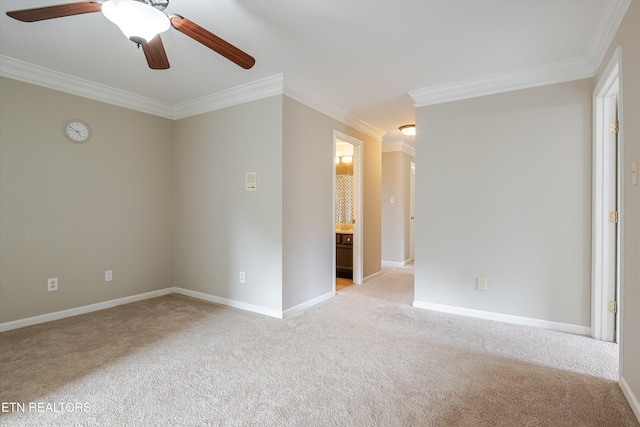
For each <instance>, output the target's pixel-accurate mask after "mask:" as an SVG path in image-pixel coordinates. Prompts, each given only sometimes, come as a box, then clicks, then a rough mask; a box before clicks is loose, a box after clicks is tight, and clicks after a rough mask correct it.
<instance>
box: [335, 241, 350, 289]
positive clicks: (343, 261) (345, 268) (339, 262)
mask: <svg viewBox="0 0 640 427" xmlns="http://www.w3.org/2000/svg"><path fill="white" fill-rule="evenodd" d="M336 276H337V277H342V278H344V279H353V234H342V233H336Z"/></svg>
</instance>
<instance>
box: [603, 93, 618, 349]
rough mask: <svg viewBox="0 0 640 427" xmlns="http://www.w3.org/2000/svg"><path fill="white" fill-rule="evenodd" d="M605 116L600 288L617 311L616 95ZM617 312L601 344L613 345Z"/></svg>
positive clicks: (612, 312)
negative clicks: (601, 282) (608, 342)
mask: <svg viewBox="0 0 640 427" xmlns="http://www.w3.org/2000/svg"><path fill="white" fill-rule="evenodd" d="M605 102H606V104H607V108H606V111H607V112H608V114H607V115H608V119H607V123H605V124H606V125H607V126H606V128H607V129H608V131H609V132H608V134H607V137H606V138H605V144H604V147H603V148H604V150H603V153H604V204H605V213H608V215H607V217H606V218H605V223H604V224H603V231H604V239H603V240H604V241H603V246H604V247H603V252H604V274H603V277H604V286H605V289H606V293H607V300H606V301H607V304H610V303H613V305H615V306H616V307H617V302H618V298H617V294H618V289H617V288H618V285H617V283H618V212H619V209H618V129H617V128H618V114H617V113H618V112H617V106H618V94H617V93H614V94H613V95H611V96H608V97H607V98H606V100H605ZM617 311H618V310H617V309H615V310H614V308H613V307H611V309H610V310H608V311H607V316H608V319H607V324H608V325H609V328H608V329H609V330H608V331H607V334H606V336H605V337H604V340H605V341H615V342H617V341H618V339H617V323H618V322H617V320H618V318H617Z"/></svg>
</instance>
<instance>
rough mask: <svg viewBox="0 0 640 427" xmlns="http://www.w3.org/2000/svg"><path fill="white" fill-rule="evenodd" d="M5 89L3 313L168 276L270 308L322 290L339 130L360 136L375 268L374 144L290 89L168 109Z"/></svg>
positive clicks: (153, 283)
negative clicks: (81, 132)
mask: <svg viewBox="0 0 640 427" xmlns="http://www.w3.org/2000/svg"><path fill="white" fill-rule="evenodd" d="M1 100H2V104H1V105H2V111H1V116H2V127H1V130H2V134H1V136H2V138H1V143H2V145H1V146H0V155H1V158H0V160H1V162H2V163H1V165H2V170H1V178H2V180H1V182H0V184H1V185H2V187H1V189H2V195H1V197H2V198H1V205H0V208H1V214H2V215H1V226H2V235H1V246H0V247H1V249H2V252H1V254H0V261H1V263H2V264H1V266H2V269H1V275H0V295H1V297H2V298H1V301H2V310H1V315H2V317H0V322H8V321H12V320H18V319H25V318H27V317H32V316H36V315H41V314H48V313H53V312H56V311H60V310H64V309H70V308H77V307H81V306H84V305H88V304H92V303H97V302H104V301H109V300H112V299H116V298H120V297H127V296H133V295H137V294H141V293H144V292H148V291H153V290H160V289H166V288H171V287H173V286H176V287H180V288H184V289H187V290H189V291H195V292H201V293H203V294H207V295H211V296H213V297H215V298H217V299H218V300H220V301H230V302H238V303H241V304H245V305H246V307H248V308H250V306H254V307H261V308H265V309H266V310H267V311H269V310H271V312H272V313H278V312H281V311H282V310H284V309H286V308H291V307H294V306H295V305H297V304H301V303H305V302H307V301H308V300H310V299H313V298H315V297H318V296H320V295H324V294H326V293H327V292H330V291H331V290H332V286H333V277H332V272H333V262H334V261H333V246H334V238H333V235H332V233H333V211H332V200H333V199H332V197H333V186H332V183H333V165H334V163H333V130H334V129H335V130H339V131H341V132H344V133H346V134H348V135H351V136H353V137H355V138H357V139H360V140H362V141H364V144H365V146H364V179H365V183H364V211H365V212H364V216H365V220H364V224H363V228H364V232H363V236H364V274H365V276H367V275H372V274H375V273H377V272H379V271H380V214H379V211H380V173H381V172H380V141H376V140H374V139H373V138H371V137H369V136H367V135H364V134H362V133H360V132H358V131H355V130H354V129H352V128H349V127H348V126H345V125H344V124H342V123H340V122H338V121H336V120H334V119H331V118H329V117H328V116H325V115H323V114H321V113H318V112H317V111H315V110H313V109H311V108H309V107H306V106H304V105H302V104H300V103H298V102H296V101H293V100H292V99H290V98H288V97H286V96H274V97H270V98H267V99H262V100H258V101H253V102H249V103H245V104H241V105H237V106H233V107H228V108H224V109H221V110H217V111H213V112H210V113H206V114H201V115H198V116H194V117H189V118H185V119H181V120H177V121H171V120H167V119H162V118H158V117H154V116H150V115H146V114H143V113H138V112H134V111H131V110H127V109H123V108H119V107H114V106H111V105H107V104H103V103H100V102H96V101H91V100H88V99H85V98H81V97H77V96H73V95H69V94H64V93H61V92H57V91H53V90H49V89H44V88H41V87H38V86H34V85H29V84H25V83H21V82H17V81H14V80H10V79H2V98H1ZM285 116H286V117H285ZM69 118H81V119H84V120H85V121H87V122H88V123H90V124H91V126H92V128H93V137H92V139H91V141H90V142H89V143H87V144H83V145H78V144H73V143H71V142H69V141H67V140H66V139H65V137H64V136H63V133H62V126H63V124H64V123H65V121H66V120H68V119H69ZM247 123H251V126H247ZM283 134H284V135H283ZM323 157H326V159H327V162H326V164H325V163H323V162H320V161H318V159H320V158H323ZM246 172H257V176H258V191H256V192H247V191H245V188H244V175H245V173H246ZM284 225H286V227H285V226H284ZM283 242H284V243H283ZM107 269H110V270H113V276H114V280H113V281H112V282H110V283H105V282H104V271H105V270H107ZM240 271H244V272H245V274H246V283H244V284H241V283H239V279H238V275H239V272H240ZM49 277H58V278H59V280H60V290H59V291H57V292H47V279H48V278H49Z"/></svg>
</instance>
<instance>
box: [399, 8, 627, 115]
mask: <svg viewBox="0 0 640 427" xmlns="http://www.w3.org/2000/svg"><path fill="white" fill-rule="evenodd" d="M631 2H632V0H620V1H607V2H604V6H603V9H602V13H601V15H600V19H599V20H598V23H597V25H596V28H595V29H594V32H593V34H592V36H591V40H590V41H589V47H588V51H587V56H585V57H580V58H574V59H569V60H566V61H558V62H554V63H551V64H547V65H542V66H536V67H530V68H524V69H520V70H515V71H512V72H508V73H501V74H494V75H491V76H486V77H480V78H477V79H469V80H463V81H458V82H454V83H446V84H442V85H438V86H431V87H427V88H423V89H417V90H412V91H409V92H408V94H409V96H411V98H413V100H414V102H415V106H416V107H424V106H427V105H434V104H442V103H445V102H450V101H459V100H462V99H469V98H475V97H479V96H485V95H493V94H496V93H502V92H510V91H514V90H520V89H527V88H531V87H536V86H545V85H550V84H555V83H563V82H568V81H572V80H579V79H586V78H589V77H593V76H594V75H595V73H596V71H597V69H598V67H600V63H601V62H602V59H603V58H604V55H605V53H606V51H607V49H608V48H609V45H610V44H611V41H612V40H613V37H614V36H615V34H616V32H617V31H618V27H619V26H620V23H621V22H622V19H623V18H624V15H625V13H626V12H627V9H629V6H630V5H631Z"/></svg>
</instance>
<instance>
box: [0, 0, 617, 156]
mask: <svg viewBox="0 0 640 427" xmlns="http://www.w3.org/2000/svg"><path fill="white" fill-rule="evenodd" d="M68 2H70V1H69V0H62V1H56V0H46V1H45V0H2V2H0V11H1V17H0V55H1V56H0V59H1V60H2V61H3V63H4V64H6V63H7V61H12V63H14V62H13V61H14V60H18V61H24V62H25V63H27V64H31V65H34V66H37V67H43V68H44V69H46V70H51V71H54V72H59V73H63V74H66V75H69V76H73V77H75V78H78V79H82V80H86V81H89V82H94V83H97V84H99V85H104V86H107V87H109V88H116V89H119V90H122V91H125V92H129V93H131V94H135V95H138V96H141V97H145V98H149V99H151V100H155V101H158V102H161V103H165V104H168V105H176V104H180V103H184V102H188V101H190V100H194V99H197V98H201V97H203V96H208V95H212V94H215V93H218V92H220V91H223V90H226V89H230V88H234V87H237V86H240V85H244V84H247V83H251V82H255V81H258V80H261V79H265V78H268V77H272V76H275V75H278V74H284V75H285V76H289V77H291V78H292V79H295V81H296V82H299V83H301V84H302V85H304V86H306V87H307V88H310V89H311V90H312V91H313V92H314V93H315V94H316V96H318V97H319V98H322V99H323V100H324V101H326V102H328V103H330V104H332V105H334V106H335V107H337V108H338V109H340V110H341V111H344V112H345V113H346V114H348V115H349V116H351V117H356V118H358V119H360V120H362V121H364V122H367V123H369V124H372V125H373V127H374V128H380V129H381V130H384V131H386V135H385V136H384V141H385V142H396V141H401V140H405V141H407V142H409V143H411V141H412V140H411V139H409V138H408V137H405V136H403V135H401V134H400V132H399V131H398V129H397V128H398V126H400V125H403V124H406V123H413V122H414V120H415V107H414V99H412V97H411V96H409V94H408V92H412V95H413V97H414V98H417V97H419V96H420V95H421V94H422V95H425V94H426V96H427V97H428V96H430V95H429V94H431V95H433V94H434V93H438V94H439V96H442V95H443V94H444V95H445V96H444V99H445V100H446V98H447V96H448V94H450V93H452V92H453V91H454V90H459V89H460V88H465V89H469V88H472V90H471V92H473V90H475V89H473V87H474V85H475V84H476V83H478V85H480V86H481V85H482V84H484V85H485V87H486V84H487V81H492V82H494V84H495V83H496V82H509V81H510V80H509V79H510V78H512V77H513V76H516V77H518V76H519V77H518V78H520V81H517V79H516V80H514V85H515V86H517V85H518V84H519V83H520V86H523V87H524V86H527V85H529V86H531V85H535V84H539V82H544V81H545V79H546V80H549V81H554V80H553V78H555V80H562V79H565V80H566V79H571V78H577V77H586V76H589V75H593V72H594V70H595V67H596V66H597V65H598V63H599V61H600V60H601V57H602V55H603V53H604V52H603V51H602V50H603V46H606V45H607V44H608V43H609V41H610V39H611V36H612V34H613V31H615V28H616V27H617V25H618V24H619V21H620V19H621V14H622V13H623V12H624V11H625V10H626V8H627V7H628V3H629V0H621V1H618V0H553V1H551V0H532V1H526V0H501V1H489V0H469V1H463V0H446V1H435V0H422V1H417V0H414V1H402V0H389V1H385V0H369V1H365V0H342V1H337V0H334V1H331V0H324V1H320V0H289V1H275V0H253V1H245V0H215V1H213V0H209V1H207V0H170V4H169V7H168V8H167V10H166V12H167V13H176V14H180V15H183V16H185V17H186V18H189V19H190V20H192V21H194V22H196V23H197V24H199V25H201V26H202V27H205V28H207V29H208V30H210V31H211V32H213V33H214V34H216V35H218V36H220V37H222V38H223V39H225V40H227V41H229V42H230V43H232V44H234V45H236V46H237V47H239V48H240V49H242V50H244V51H246V52H247V53H249V54H251V55H252V56H254V57H255V59H256V65H255V66H254V67H253V68H252V69H250V70H244V69H242V68H240V67H238V66H237V65H235V64H233V63H231V62H229V61H228V60H226V59H225V58H223V57H221V56H219V55H218V54H216V53H215V52H213V51H211V50H209V49H207V48H205V47H204V46H202V45H200V44H199V43H197V42H195V41H194V40H192V39H190V38H188V37H186V36H185V35H183V34H181V33H179V32H178V31H176V30H174V29H170V30H169V31H168V32H166V33H163V34H162V40H163V42H164V46H165V49H166V51H167V55H168V57H169V61H170V63H171V68H170V69H169V70H164V71H153V70H150V69H149V68H148V66H147V64H146V61H145V58H144V55H143V53H142V51H141V50H140V51H138V50H137V49H136V46H135V45H134V44H133V43H132V42H130V41H129V40H127V39H126V38H125V36H124V35H122V33H120V31H119V29H118V28H117V27H116V26H115V25H114V24H112V23H111V22H109V21H108V20H107V19H106V18H105V17H104V16H102V14H100V13H94V14H88V15H79V16H73V17H66V18H59V19H54V20H49V21H42V22H37V23H22V22H18V21H16V20H13V19H11V18H9V17H8V16H6V12H7V11H9V10H17V9H27V8H32V7H42V6H48V5H53V4H61V3H68ZM25 66H26V67H27V70H28V69H29V67H30V65H25ZM5 69H6V67H5ZM549 70H552V71H551V74H549V73H550V71H549ZM0 71H1V69H0ZM545 73H546V74H545ZM27 74H28V73H27ZM538 74H540V75H541V76H542V77H540V78H538V76H537V75H538ZM3 75H8V74H7V73H6V72H5V73H3ZM551 75H552V76H553V78H551V79H550V78H549V76H551ZM522 76H526V79H525V80H526V82H528V83H526V82H524V81H523V80H522ZM558 76H560V77H558ZM487 79H489V80H487ZM498 86H500V87H501V88H502V89H498V90H494V92H495V91H500V90H505V88H504V87H503V86H504V84H503V83H500V84H498ZM434 91H435V92H434ZM488 92H491V90H489V91H488ZM426 103H428V102H426Z"/></svg>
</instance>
